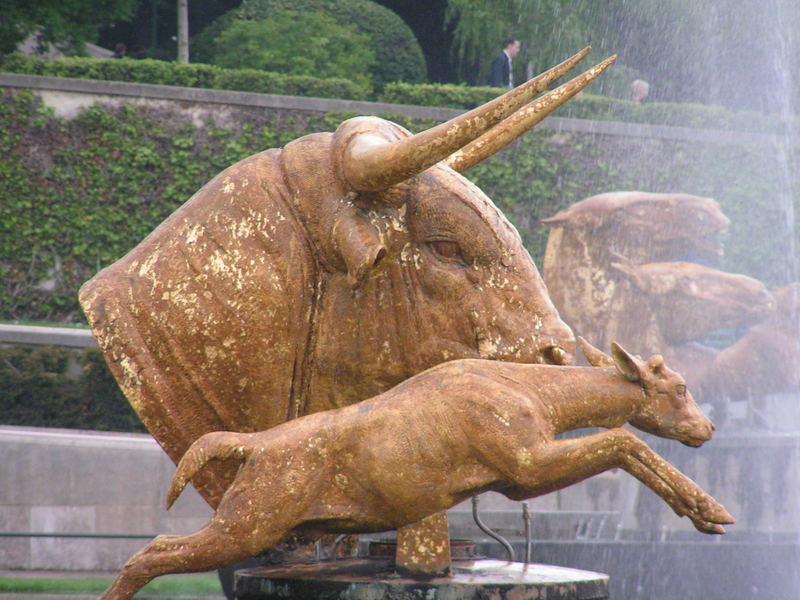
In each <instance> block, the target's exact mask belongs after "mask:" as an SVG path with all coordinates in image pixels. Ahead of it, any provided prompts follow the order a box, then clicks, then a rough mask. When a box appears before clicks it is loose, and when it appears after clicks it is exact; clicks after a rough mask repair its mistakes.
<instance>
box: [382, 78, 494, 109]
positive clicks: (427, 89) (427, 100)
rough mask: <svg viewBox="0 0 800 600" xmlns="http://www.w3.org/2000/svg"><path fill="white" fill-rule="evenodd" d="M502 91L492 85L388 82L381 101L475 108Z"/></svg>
mask: <svg viewBox="0 0 800 600" xmlns="http://www.w3.org/2000/svg"><path fill="white" fill-rule="evenodd" d="M504 91H508V90H502V89H500V88H494V87H488V86H486V87H473V86H467V85H464V84H461V85H454V84H452V83H420V84H412V83H405V82H397V83H390V84H388V85H387V86H386V87H384V88H383V93H382V94H381V101H382V102H391V103H394V104H412V105H414V106H442V107H446V108H475V107H476V106H480V105H481V104H484V103H485V102H488V101H489V100H494V99H495V98H496V97H497V96H498V95H500V94H502V93H503V92H504Z"/></svg>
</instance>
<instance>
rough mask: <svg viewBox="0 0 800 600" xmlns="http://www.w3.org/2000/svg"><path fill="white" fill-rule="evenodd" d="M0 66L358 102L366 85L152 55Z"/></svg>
mask: <svg viewBox="0 0 800 600" xmlns="http://www.w3.org/2000/svg"><path fill="white" fill-rule="evenodd" d="M0 70H1V71H4V72H7V73H24V74H28V75H49V76H53V77H73V78H77V79H100V80H104V81H130V82H135V83H152V84H157V85H176V86H183V87H199V88H209V89H221V90H235V91H242V92H258V93H262V94H286V95H290V96H291V95H295V96H313V97H318V98H342V99H350V100H363V99H365V98H366V97H367V96H368V94H369V88H368V87H366V86H364V85H359V84H357V83H354V82H353V81H350V80H347V79H335V78H332V79H321V78H317V77H306V76H298V75H283V74H281V73H270V72H267V71H257V70H255V69H222V68H220V67H214V66H212V65H206V64H202V63H189V64H181V63H172V62H166V61H161V60H153V59H145V60H133V59H127V58H125V59H95V58H74V57H71V58H61V59H56V60H43V59H40V58H36V57H30V56H25V55H22V54H19V53H14V54H10V55H7V56H5V57H3V58H2V60H0Z"/></svg>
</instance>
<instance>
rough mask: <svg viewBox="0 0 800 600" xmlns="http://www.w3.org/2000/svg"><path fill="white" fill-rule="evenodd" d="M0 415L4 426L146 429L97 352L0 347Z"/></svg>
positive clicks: (59, 348)
mask: <svg viewBox="0 0 800 600" xmlns="http://www.w3.org/2000/svg"><path fill="white" fill-rule="evenodd" d="M72 365H76V366H80V367H82V368H81V369H80V374H79V375H77V376H76V375H73V374H70V372H69V371H70V366H72ZM0 415H2V416H1V417H0V419H2V421H0V422H2V424H3V425H25V426H32V427H66V428H69V429H94V430H106V431H140V432H144V431H145V428H144V426H143V425H142V423H141V421H139V418H138V417H137V416H136V414H135V413H134V412H133V409H132V408H131V407H130V405H129V404H128V402H127V400H125V397H124V396H123V395H122V392H120V391H119V388H118V387H117V384H116V382H115V381H114V378H113V377H112V376H111V374H110V373H109V371H108V368H107V367H106V364H105V362H104V361H103V357H102V355H101V354H100V351H99V350H97V349H96V348H92V349H89V350H86V351H84V352H82V353H81V352H79V351H75V350H69V349H66V348H63V347H57V346H35V347H25V346H13V347H2V346H0Z"/></svg>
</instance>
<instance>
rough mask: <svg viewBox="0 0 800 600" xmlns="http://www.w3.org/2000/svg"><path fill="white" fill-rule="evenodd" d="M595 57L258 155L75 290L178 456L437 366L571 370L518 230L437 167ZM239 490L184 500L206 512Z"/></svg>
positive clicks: (524, 116)
mask: <svg viewBox="0 0 800 600" xmlns="http://www.w3.org/2000/svg"><path fill="white" fill-rule="evenodd" d="M587 51H588V49H587V50H584V51H583V52H581V53H579V54H577V55H575V56H574V57H572V58H571V59H569V60H567V61H565V62H564V63H562V64H561V65H559V66H557V67H555V68H553V69H551V70H550V71H548V72H546V73H544V74H542V75H540V76H539V77H537V78H535V79H532V80H531V81H529V82H527V83H526V84H523V85H522V86H520V87H519V88H517V89H515V90H512V91H510V92H508V93H507V94H505V95H503V96H501V97H500V98H498V99H496V100H494V101H492V102H489V103H488V104H486V105H484V106H481V107H478V108H476V109H474V110H473V111H470V112H468V113H465V114H463V115H461V116H459V117H457V118H455V119H453V120H452V121H449V122H447V123H443V124H441V125H438V126H436V127H434V128H432V129H430V130H428V131H424V132H422V133H419V134H416V135H411V134H410V133H409V132H408V131H406V130H404V129H403V128H401V127H399V126H397V125H395V124H393V123H391V122H389V121H385V120H382V119H378V118H368V117H359V118H355V119H350V120H348V121H345V122H344V123H342V124H341V125H340V126H339V127H338V129H337V130H336V131H335V132H334V133H317V134H312V135H308V136H305V137H303V138H300V139H298V140H295V141H293V142H291V143H289V144H288V145H287V146H286V147H285V148H283V149H280V150H277V149H276V150H268V151H265V152H262V153H260V154H257V155H254V156H251V157H250V158H247V159H245V160H243V161H241V162H239V163H237V164H235V165H233V166H231V167H229V168H228V169H226V170H225V171H223V172H222V173H221V174H220V175H218V176H217V177H216V178H214V179H213V180H212V181H211V182H209V183H208V184H207V185H206V186H205V187H204V188H203V189H201V190H200V191H199V192H198V193H197V194H195V195H194V196H193V197H192V198H191V199H190V200H189V201H188V202H187V203H186V204H184V205H183V206H182V207H181V208H180V209H178V210H177V211H176V212H175V213H173V215H171V216H170V217H169V218H168V219H167V220H166V221H165V222H164V223H162V224H161V225H160V226H159V227H158V228H157V229H156V230H155V231H153V233H152V234H150V235H149V236H148V237H147V238H145V239H144V240H143V241H142V242H141V243H140V244H139V245H138V246H137V247H136V248H134V249H133V250H132V251H131V252H129V253H128V254H127V255H126V256H125V257H123V258H122V259H120V260H119V261H118V262H117V263H115V264H113V265H111V266H110V267H108V268H106V269H104V270H103V271H101V272H100V273H98V274H97V275H96V276H95V277H94V278H93V279H92V280H90V281H89V282H87V283H86V284H85V285H84V286H83V287H82V289H81V292H80V300H81V305H82V307H83V309H84V311H85V312H86V314H87V317H88V319H89V323H90V325H91V327H92V330H93V332H94V335H95V337H96V338H97V340H98V343H99V345H100V347H101V348H102V349H103V351H104V354H105V356H106V359H107V361H108V363H109V365H110V368H111V370H112V372H113V374H114V376H115V377H116V378H117V381H118V382H119V384H120V387H121V388H122V389H123V391H124V392H125V394H126V396H127V397H128V399H129V401H130V402H131V404H132V405H133V407H134V408H135V409H136V411H137V413H138V414H139V416H140V417H141V418H142V420H143V421H144V423H145V425H146V426H147V428H148V429H149V430H150V432H151V433H152V434H153V436H154V437H155V438H156V439H157V440H158V441H159V443H161V445H162V446H163V447H164V449H165V450H166V452H167V453H168V454H169V455H170V457H171V458H172V459H173V460H175V461H177V460H178V459H179V458H180V457H181V456H182V455H183V453H184V452H185V450H186V448H187V447H188V446H189V444H191V443H192V442H193V441H194V440H195V439H197V438H198V437H199V436H200V435H202V434H204V433H206V432H208V431H215V430H231V431H242V432H247V431H257V430H263V429H267V428H269V427H272V426H274V425H277V424H279V423H281V422H283V421H286V420H288V419H291V418H294V417H296V416H299V415H302V414H306V413H309V412H314V411H317V410H322V409H326V408H332V407H336V406H342V405H345V404H350V403H353V402H357V401H360V400H362V399H364V398H367V397H370V396H372V395H375V394H377V393H379V392H381V391H384V390H385V389H387V388H388V387H390V386H393V385H395V384H397V383H399V382H400V381H403V380H404V379H406V378H408V377H410V376H411V375H413V374H415V373H417V372H419V371H421V370H423V369H426V368H428V367H430V366H433V365H435V364H438V363H440V362H442V361H446V360H449V359H454V358H463V357H484V358H496V359H504V360H512V361H518V362H553V363H565V362H569V361H570V360H571V355H572V353H573V351H574V337H573V335H572V332H571V330H570V329H569V327H567V326H566V325H565V324H564V323H563V322H562V321H561V319H560V318H559V316H558V313H557V312H556V310H555V308H554V307H553V305H552V303H551V302H550V299H549V297H548V295H547V291H546V289H545V286H544V283H543V282H542V279H541V277H540V276H539V273H538V271H537V269H536V266H535V265H534V263H533V261H532V260H531V258H530V256H529V255H528V253H527V251H526V250H525V248H524V247H523V246H522V243H521V241H520V238H519V235H518V234H517V232H516V230H515V229H514V228H513V227H512V226H511V225H510V224H509V223H508V221H506V219H505V218H504V217H503V215H502V214H501V213H500V212H499V211H498V210H497V208H495V206H494V205H493V204H492V203H491V201H490V200H489V199H488V198H487V197H486V196H485V195H484V194H483V193H482V192H481V191H480V190H479V189H477V188H476V187H475V186H474V185H472V184H471V183H470V182H469V181H468V180H466V179H465V178H463V177H462V176H460V175H459V174H458V173H456V172H455V171H454V170H453V169H452V168H451V167H449V166H447V165H446V164H445V163H444V162H443V161H446V160H448V159H449V158H450V157H451V156H452V155H453V153H454V152H457V151H458V150H460V149H462V148H464V147H465V146H466V145H467V144H469V143H470V142H475V141H480V140H482V139H486V138H483V136H484V135H486V134H491V132H494V133H495V134H496V133H498V132H502V133H503V136H507V135H510V134H509V133H508V132H513V135H520V134H521V133H522V132H524V131H525V130H526V129H527V128H528V127H530V126H532V125H533V124H534V123H535V122H537V120H541V118H543V116H544V115H546V114H548V113H549V112H551V111H552V110H554V109H555V108H556V107H557V106H559V105H560V104H562V103H563V102H564V101H565V100H566V99H567V98H569V97H570V96H571V95H573V94H575V93H576V92H577V91H579V90H580V89H581V88H582V87H584V86H585V85H586V84H588V83H589V82H590V81H591V80H592V79H594V78H595V77H596V76H597V75H598V74H599V73H600V72H601V71H602V70H603V69H605V68H606V67H607V66H608V65H609V64H610V63H611V62H612V61H613V57H612V58H611V59H608V60H606V61H604V62H603V63H601V64H600V65H598V66H597V67H594V68H593V69H590V70H589V71H587V72H586V73H584V74H583V75H581V76H579V77H578V78H576V79H574V80H573V81H571V82H569V83H567V84H564V85H563V86H561V87H560V88H557V89H555V90H553V91H551V92H549V93H548V94H546V95H545V96H543V97H542V98H541V99H537V100H535V101H534V102H533V103H532V104H529V105H527V106H526V104H527V103H528V102H529V101H530V100H531V98H533V97H534V96H535V95H537V94H538V93H539V92H541V91H543V90H544V89H546V88H547V87H548V86H549V84H550V83H551V82H552V81H553V80H554V79H555V78H556V77H558V76H560V75H561V74H562V73H564V72H565V71H567V70H568V69H570V68H571V67H572V66H574V64H575V63H577V62H578V61H579V60H580V59H581V58H583V56H585V54H586V52H587ZM476 152H477V151H475V152H473V151H470V156H473V157H474V156H475V155H476ZM483 156H484V157H485V156H488V154H487V153H484V155H483ZM462 166H463V165H462ZM234 473H235V465H232V466H231V465H229V466H228V467H222V468H219V469H216V470H210V471H209V472H208V475H207V476H206V477H205V478H204V479H203V480H201V481H196V482H195V484H196V487H197V488H198V489H199V490H200V491H201V493H202V494H203V495H204V496H205V498H206V499H207V500H208V501H209V502H210V503H211V504H212V505H216V504H217V502H218V501H219V498H220V497H221V494H222V493H223V491H224V490H225V489H226V488H227V485H228V483H229V481H230V480H231V479H232V476H233V474H234Z"/></svg>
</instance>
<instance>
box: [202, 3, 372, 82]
mask: <svg viewBox="0 0 800 600" xmlns="http://www.w3.org/2000/svg"><path fill="white" fill-rule="evenodd" d="M300 40H302V42H300ZM211 62H212V63H213V64H215V65H218V66H220V67H225V68H229V69H240V68H252V69H259V70H262V71H275V72H278V73H284V74H287V75H307V76H316V77H323V78H332V77H338V78H342V79H351V80H352V81H355V82H356V83H358V84H360V85H363V86H365V87H368V86H369V85H370V78H369V69H370V68H371V67H372V66H373V65H374V64H375V54H374V52H373V51H372V48H371V47H370V38H369V36H367V35H366V34H363V33H358V31H357V30H356V28H355V27H353V26H352V25H349V26H348V25H340V24H338V23H337V22H336V21H335V20H334V19H333V17H331V16H329V15H327V14H325V13H321V12H306V13H301V12H296V11H290V10H286V11H279V12H276V13H275V14H273V15H272V17H271V18H270V19H264V20H252V21H251V20H239V19H237V20H232V21H230V22H229V24H228V25H227V26H226V27H225V28H223V29H222V31H220V33H219V35H218V36H217V37H216V39H215V40H214V41H213V53H212V56H211Z"/></svg>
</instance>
